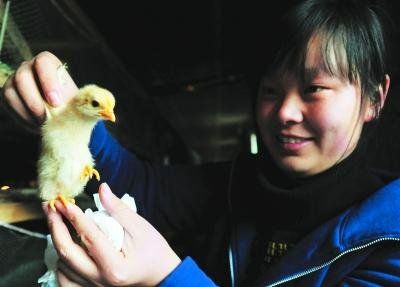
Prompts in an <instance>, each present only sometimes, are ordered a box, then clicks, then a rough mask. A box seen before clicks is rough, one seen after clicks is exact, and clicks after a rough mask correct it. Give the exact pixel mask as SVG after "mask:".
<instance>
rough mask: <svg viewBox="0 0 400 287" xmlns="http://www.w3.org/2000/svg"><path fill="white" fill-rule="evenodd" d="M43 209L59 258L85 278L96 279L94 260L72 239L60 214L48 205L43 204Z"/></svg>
mask: <svg viewBox="0 0 400 287" xmlns="http://www.w3.org/2000/svg"><path fill="white" fill-rule="evenodd" d="M43 209H44V211H45V213H46V214H47V219H48V225H49V229H50V233H51V237H52V240H53V244H54V247H55V248H56V250H57V252H58V255H59V257H60V259H61V260H62V261H64V262H65V263H66V264H67V265H68V266H71V267H72V268H74V269H75V270H80V272H81V273H82V275H83V276H84V277H85V278H90V279H93V280H98V279H99V278H100V274H99V272H98V269H97V267H96V264H95V262H93V260H92V258H90V256H88V254H87V253H86V251H85V249H84V248H83V247H82V246H80V245H79V244H77V243H76V242H75V241H74V240H73V239H72V236H71V234H70V231H69V230H68V227H67V225H66V224H65V223H64V221H63V219H62V217H61V215H60V214H59V213H57V212H55V211H53V210H52V209H51V208H49V207H48V206H44V207H43Z"/></svg>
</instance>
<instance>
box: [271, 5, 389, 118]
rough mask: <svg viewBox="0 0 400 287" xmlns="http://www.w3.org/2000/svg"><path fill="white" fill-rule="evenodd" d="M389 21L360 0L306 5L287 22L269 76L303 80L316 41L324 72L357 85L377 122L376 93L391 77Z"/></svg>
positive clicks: (291, 12)
mask: <svg viewBox="0 0 400 287" xmlns="http://www.w3.org/2000/svg"><path fill="white" fill-rule="evenodd" d="M385 17H386V16H385V14H384V11H383V10H381V9H380V8H378V7H377V6H374V5H371V4H368V3H367V2H366V1H361V0H360V1H357V0H306V1H303V2H301V3H300V4H298V5H297V6H295V8H294V9H292V10H291V11H290V12H289V13H288V14H287V15H286V16H285V17H284V18H283V20H284V21H283V23H282V25H281V26H280V28H279V31H280V35H282V36H283V38H281V41H280V43H281V44H282V45H281V46H280V48H279V50H278V51H277V53H276V54H275V59H274V60H273V61H272V63H271V65H268V70H267V73H268V71H270V72H271V71H275V72H276V71H277V70H278V71H279V70H281V71H283V70H292V71H296V72H299V73H300V74H303V75H304V68H305V67H304V62H305V58H306V55H307V48H308V45H309V42H310V40H311V39H313V37H314V36H318V37H319V39H321V40H322V41H321V42H320V46H321V47H320V48H321V54H322V58H323V60H324V65H325V68H326V70H327V71H328V72H329V73H331V74H332V75H335V76H339V77H343V78H346V79H348V80H349V81H350V82H351V83H358V84H359V85H360V87H361V92H362V96H363V101H364V102H365V99H367V98H369V100H370V101H371V102H372V103H373V104H374V105H375V112H376V116H377V115H378V114H379V111H380V107H381V103H380V97H379V90H378V87H379V85H380V84H381V83H382V81H383V79H384V76H385V74H386V73H388V71H387V69H388V68H387V66H386V63H387V62H388V59H387V51H386V50H387V48H386V35H385V32H384V31H385V28H384V26H385V22H384V19H386V18H385ZM387 19H389V18H387ZM332 51H333V55H334V57H333V59H332Z"/></svg>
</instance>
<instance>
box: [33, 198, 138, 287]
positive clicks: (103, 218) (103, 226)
mask: <svg viewBox="0 0 400 287" xmlns="http://www.w3.org/2000/svg"><path fill="white" fill-rule="evenodd" d="M93 199H94V203H95V205H96V207H97V211H92V210H91V209H90V208H88V209H86V210H85V214H86V215H87V216H89V217H90V218H92V220H93V221H94V223H96V225H97V226H98V227H99V228H100V230H101V231H103V233H104V234H105V235H106V236H107V238H108V239H110V241H111V243H112V245H113V246H114V248H115V249H116V250H121V248H122V243H123V241H124V228H123V227H122V226H121V225H120V224H119V223H118V222H117V221H116V220H115V219H114V218H113V217H111V216H110V214H109V213H108V212H107V211H106V210H105V209H104V207H103V206H102V204H101V202H100V198H99V194H98V193H95V194H93ZM121 200H122V201H123V202H124V203H125V204H126V205H128V206H129V207H130V208H131V209H132V210H133V211H134V212H137V209H136V203H135V199H134V198H133V197H131V196H130V195H129V194H125V195H124V196H123V197H122V198H121ZM57 261H58V254H57V251H56V250H55V248H54V246H53V241H52V240H51V236H50V234H49V235H47V247H46V249H45V251H44V263H45V264H46V267H47V272H46V273H45V274H43V275H42V276H41V277H40V278H39V279H38V283H39V284H40V286H41V287H58V283H57V277H56V271H57Z"/></svg>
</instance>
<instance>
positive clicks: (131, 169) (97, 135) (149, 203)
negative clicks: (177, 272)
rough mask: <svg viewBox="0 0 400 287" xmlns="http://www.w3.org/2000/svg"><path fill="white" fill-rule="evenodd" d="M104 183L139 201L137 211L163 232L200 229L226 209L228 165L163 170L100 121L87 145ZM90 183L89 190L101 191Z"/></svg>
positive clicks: (167, 167)
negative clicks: (128, 145)
mask: <svg viewBox="0 0 400 287" xmlns="http://www.w3.org/2000/svg"><path fill="white" fill-rule="evenodd" d="M89 147H90V150H91V153H92V155H93V157H94V159H95V163H96V169H97V170H98V171H99V173H100V176H101V180H102V181H103V182H104V181H105V182H107V183H108V184H109V186H110V187H111V190H112V191H113V192H114V193H115V194H117V195H118V196H119V197H121V196H122V195H124V194H125V193H128V194H130V195H132V196H133V197H134V198H135V201H136V203H137V206H138V212H139V214H141V215H142V216H143V217H145V218H146V219H147V220H148V221H149V222H151V223H152V224H153V225H154V226H155V227H156V228H157V229H158V230H159V231H161V232H163V231H167V232H169V231H174V232H177V231H178V232H179V231H182V232H183V231H185V232H188V231H198V230H199V229H201V228H202V227H207V226H209V224H210V223H212V222H213V221H214V220H215V217H216V216H218V213H220V212H221V211H224V210H225V211H226V210H227V200H226V192H227V184H228V177H229V176H228V174H229V169H228V168H226V164H209V165H203V166H189V165H185V166H183V165H175V166H161V165H155V164H152V163H151V162H147V161H143V160H141V159H139V158H138V157H137V156H136V155H135V154H134V153H132V152H131V151H129V150H127V149H125V148H124V147H123V146H121V145H120V144H119V143H118V142H117V141H116V140H115V139H114V138H113V137H112V136H111V135H110V134H109V133H108V131H107V129H106V127H105V125H104V123H103V122H99V123H98V124H97V125H96V126H95V128H94V130H93V132H92V136H91V140H90V144H89ZM98 185H99V183H97V182H96V181H94V180H92V181H90V184H88V187H87V190H88V191H89V192H93V191H97V188H98Z"/></svg>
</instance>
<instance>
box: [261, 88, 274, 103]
mask: <svg viewBox="0 0 400 287" xmlns="http://www.w3.org/2000/svg"><path fill="white" fill-rule="evenodd" d="M260 97H261V99H265V100H273V99H276V98H277V97H278V92H277V90H276V89H275V88H273V87H262V88H261V91H260Z"/></svg>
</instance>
